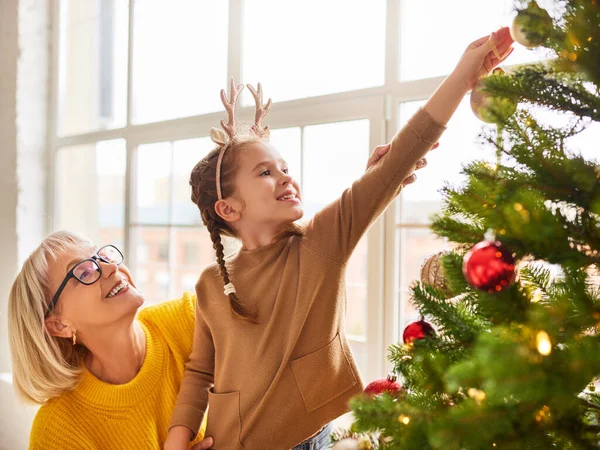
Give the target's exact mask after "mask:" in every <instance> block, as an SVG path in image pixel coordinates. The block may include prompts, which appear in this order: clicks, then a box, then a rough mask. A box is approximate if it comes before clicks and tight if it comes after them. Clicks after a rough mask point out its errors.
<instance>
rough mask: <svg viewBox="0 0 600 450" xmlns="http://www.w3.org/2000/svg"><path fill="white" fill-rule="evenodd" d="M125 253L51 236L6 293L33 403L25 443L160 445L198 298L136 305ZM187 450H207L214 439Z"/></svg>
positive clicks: (65, 235) (19, 383) (22, 390)
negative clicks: (34, 412)
mask: <svg viewBox="0 0 600 450" xmlns="http://www.w3.org/2000/svg"><path fill="white" fill-rule="evenodd" d="M122 262H123V255H122V253H121V252H120V251H119V250H118V249H117V248H116V247H114V246H111V245H107V246H104V247H101V248H100V249H98V248H96V247H95V246H94V244H93V243H92V242H91V241H89V240H88V239H87V238H84V237H82V236H78V235H76V234H73V233H69V232H64V231H63V232H57V233H54V234H51V235H50V236H48V237H47V238H46V239H44V241H43V242H42V243H41V245H40V246H39V247H38V248H37V249H36V250H35V251H34V252H33V253H32V254H31V256H30V257H29V258H28V259H27V261H25V263H24V264H23V268H22V269H21V272H20V273H19V274H18V276H17V278H16V280H15V282H14V284H13V287H12V290H11V293H10V298H9V334H10V346H11V353H12V362H13V375H14V386H15V388H16V390H17V392H18V393H19V394H20V395H21V396H22V397H24V398H25V399H27V400H30V401H33V402H36V403H40V404H42V407H41V408H40V409H39V411H38V413H37V415H36V417H35V420H34V423H33V428H32V431H31V436H30V448H32V449H66V448H77V449H159V448H162V446H163V443H164V440H165V438H166V436H167V427H168V424H169V419H170V415H171V411H172V409H173V406H174V404H175V399H176V396H177V392H178V390H179V385H180V383H181V379H182V376H183V371H184V364H185V361H186V359H187V357H188V354H189V353H190V351H191V349H192V336H193V329H194V317H195V316H194V304H195V298H194V297H193V296H192V295H191V294H188V293H186V294H184V295H183V298H181V299H178V300H173V301H169V302H165V303H162V304H160V305H158V306H153V307H149V308H146V309H143V310H142V311H140V312H139V314H138V309H139V308H140V307H141V306H142V304H143V303H144V298H143V297H142V295H141V294H140V293H139V292H138V291H137V289H136V288H135V283H134V281H133V280H132V278H131V274H130V273H129V270H128V269H127V267H126V266H125V265H124V264H122ZM203 435H204V428H202V430H201V432H200V434H199V436H198V437H197V439H196V441H195V442H194V443H196V445H195V446H194V447H193V448H194V449H207V448H209V447H210V446H211V445H212V439H210V438H207V439H204V440H203V441H201V442H200V440H201V439H202V437H203Z"/></svg>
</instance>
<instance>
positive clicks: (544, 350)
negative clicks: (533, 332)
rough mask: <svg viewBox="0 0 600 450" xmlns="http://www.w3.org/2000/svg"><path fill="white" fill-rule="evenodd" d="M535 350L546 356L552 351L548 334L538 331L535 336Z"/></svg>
mask: <svg viewBox="0 0 600 450" xmlns="http://www.w3.org/2000/svg"><path fill="white" fill-rule="evenodd" d="M536 341H537V350H538V352H540V354H541V355H544V356H548V355H549V354H550V353H552V342H550V336H548V333H546V332H545V331H539V332H538V334H537V337H536Z"/></svg>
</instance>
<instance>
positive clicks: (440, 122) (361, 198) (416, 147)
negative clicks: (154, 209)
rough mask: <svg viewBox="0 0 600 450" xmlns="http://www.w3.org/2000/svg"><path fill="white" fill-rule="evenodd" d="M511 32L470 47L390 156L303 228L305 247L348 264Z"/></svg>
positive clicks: (505, 49)
mask: <svg viewBox="0 0 600 450" xmlns="http://www.w3.org/2000/svg"><path fill="white" fill-rule="evenodd" d="M512 42H513V41H512V38H511V37H510V34H509V30H508V28H501V29H500V30H498V31H497V32H494V33H492V34H491V35H490V36H486V37H482V38H480V39H478V40H476V41H474V42H473V43H471V44H470V45H469V46H468V47H467V49H466V50H465V52H464V53H463V55H462V57H461V58H460V60H459V62H458V64H457V65H456V67H455V69H454V70H453V71H452V73H451V74H450V75H449V76H448V77H447V78H446V79H445V80H444V81H443V82H442V84H441V85H440V86H439V87H438V89H437V90H436V91H435V93H434V94H433V95H432V96H431V98H430V99H429V100H428V101H427V103H426V104H425V106H424V107H423V108H421V109H420V110H419V111H417V112H416V113H415V115H414V116H413V117H411V118H410V119H409V121H408V123H407V124H406V125H405V126H404V127H403V128H402V129H401V130H400V131H398V133H396V135H395V136H394V138H393V139H392V141H391V143H390V149H389V150H388V151H387V153H386V155H385V156H384V157H383V158H381V160H380V161H378V162H377V163H376V164H374V165H373V166H371V167H370V168H369V169H368V170H367V171H366V172H365V173H364V174H363V175H362V176H361V177H360V178H359V179H358V180H356V181H355V182H354V183H353V184H352V186H351V187H350V188H348V189H346V190H345V191H344V192H343V193H342V195H341V197H340V198H339V199H337V200H335V201H334V202H333V203H331V204H329V205H328V206H326V207H325V208H323V209H322V210H321V211H319V212H318V213H317V214H316V215H315V216H314V217H313V218H312V219H311V220H310V221H308V222H307V223H306V224H305V225H304V233H305V237H306V239H305V240H304V242H305V245H306V246H308V247H311V248H312V249H313V250H314V251H317V252H319V253H320V254H322V255H324V256H327V257H329V258H330V259H331V260H333V261H335V262H338V263H340V264H345V263H346V261H347V260H348V258H349V257H350V255H351V254H352V250H354V248H355V247H356V245H357V244H358V241H359V240H360V238H361V237H362V236H363V235H364V233H365V232H366V230H367V229H368V228H369V226H370V225H371V224H372V223H373V222H374V221H375V220H376V219H377V218H378V217H379V216H380V215H381V214H382V213H383V211H384V210H385V209H386V208H387V206H388V205H389V204H390V203H391V202H392V201H393V199H394V198H395V197H396V196H397V195H398V194H399V193H400V190H401V189H402V185H403V181H404V180H405V179H406V178H407V177H408V176H409V175H410V174H411V173H412V172H413V171H414V170H415V169H416V168H417V164H418V162H419V161H420V160H421V159H422V158H423V157H424V156H425V155H426V153H427V152H428V151H429V150H430V149H431V148H432V147H433V146H434V144H435V143H436V142H437V141H438V139H439V137H440V135H441V134H442V133H443V131H444V130H445V125H446V123H447V122H448V120H450V117H452V115H453V114H454V112H455V111H456V108H457V107H458V105H459V104H460V102H461V101H462V99H463V97H464V96H465V94H466V93H467V92H468V91H469V90H471V89H472V88H473V86H474V85H475V83H476V82H477V80H478V79H479V78H480V77H482V76H485V75H487V74H488V73H489V72H491V71H492V69H493V68H494V67H496V66H497V65H498V64H499V63H500V62H501V61H503V60H504V59H505V58H506V57H507V56H508V55H509V54H510V53H511V51H512V47H511V45H512Z"/></svg>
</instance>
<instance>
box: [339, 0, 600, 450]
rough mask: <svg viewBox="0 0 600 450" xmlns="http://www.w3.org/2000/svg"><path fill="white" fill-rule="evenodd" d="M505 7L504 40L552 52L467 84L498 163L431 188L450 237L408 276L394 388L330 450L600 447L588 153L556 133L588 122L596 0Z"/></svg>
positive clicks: (473, 166) (595, 98) (595, 77)
mask: <svg viewBox="0 0 600 450" xmlns="http://www.w3.org/2000/svg"><path fill="white" fill-rule="evenodd" d="M516 7H517V8H516V9H517V11H518V13H517V16H516V18H515V21H514V23H513V26H512V30H511V32H512V35H513V38H514V39H515V40H516V41H517V42H518V43H520V44H521V45H525V46H527V47H536V46H541V47H544V48H546V49H547V51H548V52H549V54H550V57H549V58H548V59H546V60H545V61H543V62H541V63H536V64H530V65H525V66H521V67H517V68H513V69H512V70H510V71H509V72H508V73H502V72H501V71H500V73H494V74H492V75H490V76H489V77H487V78H485V79H484V80H481V82H480V84H479V85H478V86H477V87H476V89H475V90H474V92H473V95H472V98H471V102H472V106H473V110H474V113H475V114H476V115H477V116H478V117H480V118H481V119H482V120H485V121H487V122H493V123H494V124H495V125H494V126H490V127H486V128H485V129H484V131H482V134H481V138H482V142H483V144H484V146H485V147H488V148H489V150H490V152H495V154H496V156H497V164H495V165H491V164H490V163H489V162H481V161H475V162H472V163H470V164H468V165H467V166H466V167H464V168H463V171H464V174H465V175H466V180H467V181H466V183H465V184H464V185H462V186H459V187H452V186H449V185H447V186H446V187H445V188H444V189H443V192H442V194H443V198H444V203H443V210H442V211H441V213H440V214H439V215H437V216H435V217H434V220H433V225H432V228H433V230H434V232H435V233H436V234H437V235H438V236H443V237H445V238H447V239H448V240H450V241H451V242H452V243H453V244H454V246H453V250H452V251H449V252H442V253H440V254H438V255H434V256H433V257H432V258H430V259H429V260H428V261H427V263H426V264H425V266H424V267H423V270H422V279H421V281H420V282H418V283H415V285H414V287H413V288H412V298H413V301H414V304H415V306H416V307H417V308H418V309H419V311H420V313H421V314H422V316H423V318H424V320H421V321H419V322H415V323H413V324H411V325H409V327H407V329H406V330H405V333H404V339H403V340H404V342H402V343H398V344H397V345H394V346H392V348H391V349H390V355H389V359H390V361H391V363H392V364H393V365H394V368H395V372H397V373H398V374H400V379H399V380H398V381H399V382H400V383H401V384H402V387H401V389H400V390H399V392H397V390H398V389H397V388H398V386H397V382H396V381H395V379H394V378H389V379H388V380H380V381H379V383H380V384H381V383H384V384H385V382H386V381H387V382H388V383H390V384H392V383H396V392H395V391H394V389H391V390H390V392H389V393H388V392H384V393H382V394H379V395H375V396H369V395H367V394H365V395H364V396H363V397H359V398H356V399H355V400H353V402H352V405H351V406H352V409H353V413H354V417H355V422H354V423H353V425H352V428H351V430H349V431H348V433H347V435H348V436H349V438H348V439H342V438H343V437H345V436H346V435H345V434H344V433H338V434H337V435H336V436H334V441H338V443H337V444H336V445H335V446H334V448H335V449H344V448H346V449H350V448H356V449H359V448H375V447H380V448H385V449H408V450H416V449H444V450H453V449H457V450H458V449H461V450H462V449H465V450H470V449H477V450H479V449H487V448H489V449H492V448H498V449H550V448H557V449H591V448H600V420H599V419H600V397H599V396H598V393H597V392H596V390H595V384H594V380H596V378H597V377H598V376H599V375H600V287H599V279H600V276H599V272H598V269H599V268H600V165H599V163H598V161H597V160H591V161H590V160H586V159H585V158H584V157H582V156H581V155H580V154H578V153H576V152H574V151H570V150H569V145H568V144H569V139H570V138H572V137H573V136H575V135H576V134H578V133H580V132H581V131H582V130H584V129H585V128H586V127H587V126H589V125H590V124H592V123H593V122H598V121H600V90H599V89H600V1H597V0H572V1H570V0H568V1H557V2H555V4H554V5H553V6H552V7H551V8H548V10H545V9H542V8H541V7H540V6H539V5H537V4H536V3H535V2H532V1H526V2H520V3H518V4H517V5H516ZM517 105H518V108H517ZM540 109H543V110H546V111H552V113H553V114H557V115H559V116H560V117H562V118H563V119H565V118H566V119H569V120H567V121H566V122H567V123H566V125H564V126H559V127H557V126H551V125H549V124H547V123H545V122H544V121H543V120H541V119H540V118H539V117H537V116H536V112H538V111H540ZM593 145H596V146H597V148H598V155H599V157H600V143H598V142H596V143H594V144H593ZM384 391H385V387H384Z"/></svg>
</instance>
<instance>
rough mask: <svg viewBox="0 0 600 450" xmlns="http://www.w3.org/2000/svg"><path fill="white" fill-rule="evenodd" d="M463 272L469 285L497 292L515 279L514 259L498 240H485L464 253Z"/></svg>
mask: <svg viewBox="0 0 600 450" xmlns="http://www.w3.org/2000/svg"><path fill="white" fill-rule="evenodd" d="M463 274H464V276H465V278H466V280H467V281H468V282H469V284H471V286H473V287H475V288H477V289H480V290H482V291H487V292H489V293H493V292H499V291H501V290H503V289H504V288H506V287H508V286H510V285H511V283H512V282H513V281H514V280H515V276H516V271H515V259H514V258H513V255H512V253H511V252H510V251H508V249H507V248H506V247H504V246H503V245H502V244H501V243H500V242H498V241H490V240H485V241H482V242H480V243H479V244H476V245H475V246H474V247H473V248H472V249H471V250H469V251H468V252H467V254H466V255H465V257H464V259H463Z"/></svg>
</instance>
